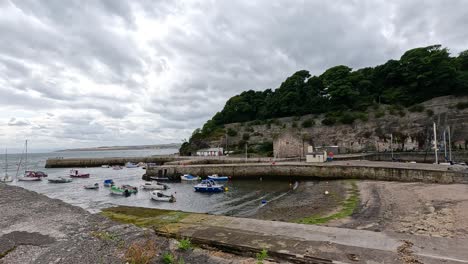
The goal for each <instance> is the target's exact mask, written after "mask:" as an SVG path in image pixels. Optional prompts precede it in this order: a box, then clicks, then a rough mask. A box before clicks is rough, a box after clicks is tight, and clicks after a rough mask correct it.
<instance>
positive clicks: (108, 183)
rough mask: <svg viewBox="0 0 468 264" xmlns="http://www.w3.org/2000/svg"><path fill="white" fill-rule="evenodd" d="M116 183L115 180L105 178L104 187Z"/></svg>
mask: <svg viewBox="0 0 468 264" xmlns="http://www.w3.org/2000/svg"><path fill="white" fill-rule="evenodd" d="M113 185H114V181H113V180H104V187H111V186H113Z"/></svg>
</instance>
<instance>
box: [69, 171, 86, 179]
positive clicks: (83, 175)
mask: <svg viewBox="0 0 468 264" xmlns="http://www.w3.org/2000/svg"><path fill="white" fill-rule="evenodd" d="M70 177H72V178H89V173H79V172H78V170H70Z"/></svg>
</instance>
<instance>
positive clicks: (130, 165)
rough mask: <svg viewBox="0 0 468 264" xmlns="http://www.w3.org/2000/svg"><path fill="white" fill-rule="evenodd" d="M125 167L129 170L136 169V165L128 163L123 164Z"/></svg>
mask: <svg viewBox="0 0 468 264" xmlns="http://www.w3.org/2000/svg"><path fill="white" fill-rule="evenodd" d="M125 167H126V168H129V169H133V168H138V165H137V164H135V163H133V162H130V161H129V162H127V163H125Z"/></svg>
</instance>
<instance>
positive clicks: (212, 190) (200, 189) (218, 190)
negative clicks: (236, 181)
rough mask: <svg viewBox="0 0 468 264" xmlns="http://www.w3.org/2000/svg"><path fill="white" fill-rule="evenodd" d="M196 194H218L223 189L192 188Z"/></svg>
mask: <svg viewBox="0 0 468 264" xmlns="http://www.w3.org/2000/svg"><path fill="white" fill-rule="evenodd" d="M193 188H194V189H195V191H196V192H206V193H219V192H224V187H197V186H195V187H193Z"/></svg>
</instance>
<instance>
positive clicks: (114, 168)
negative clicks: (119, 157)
mask: <svg viewBox="0 0 468 264" xmlns="http://www.w3.org/2000/svg"><path fill="white" fill-rule="evenodd" d="M112 169H113V170H121V169H123V167H122V166H120V165H115V166H112Z"/></svg>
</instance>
